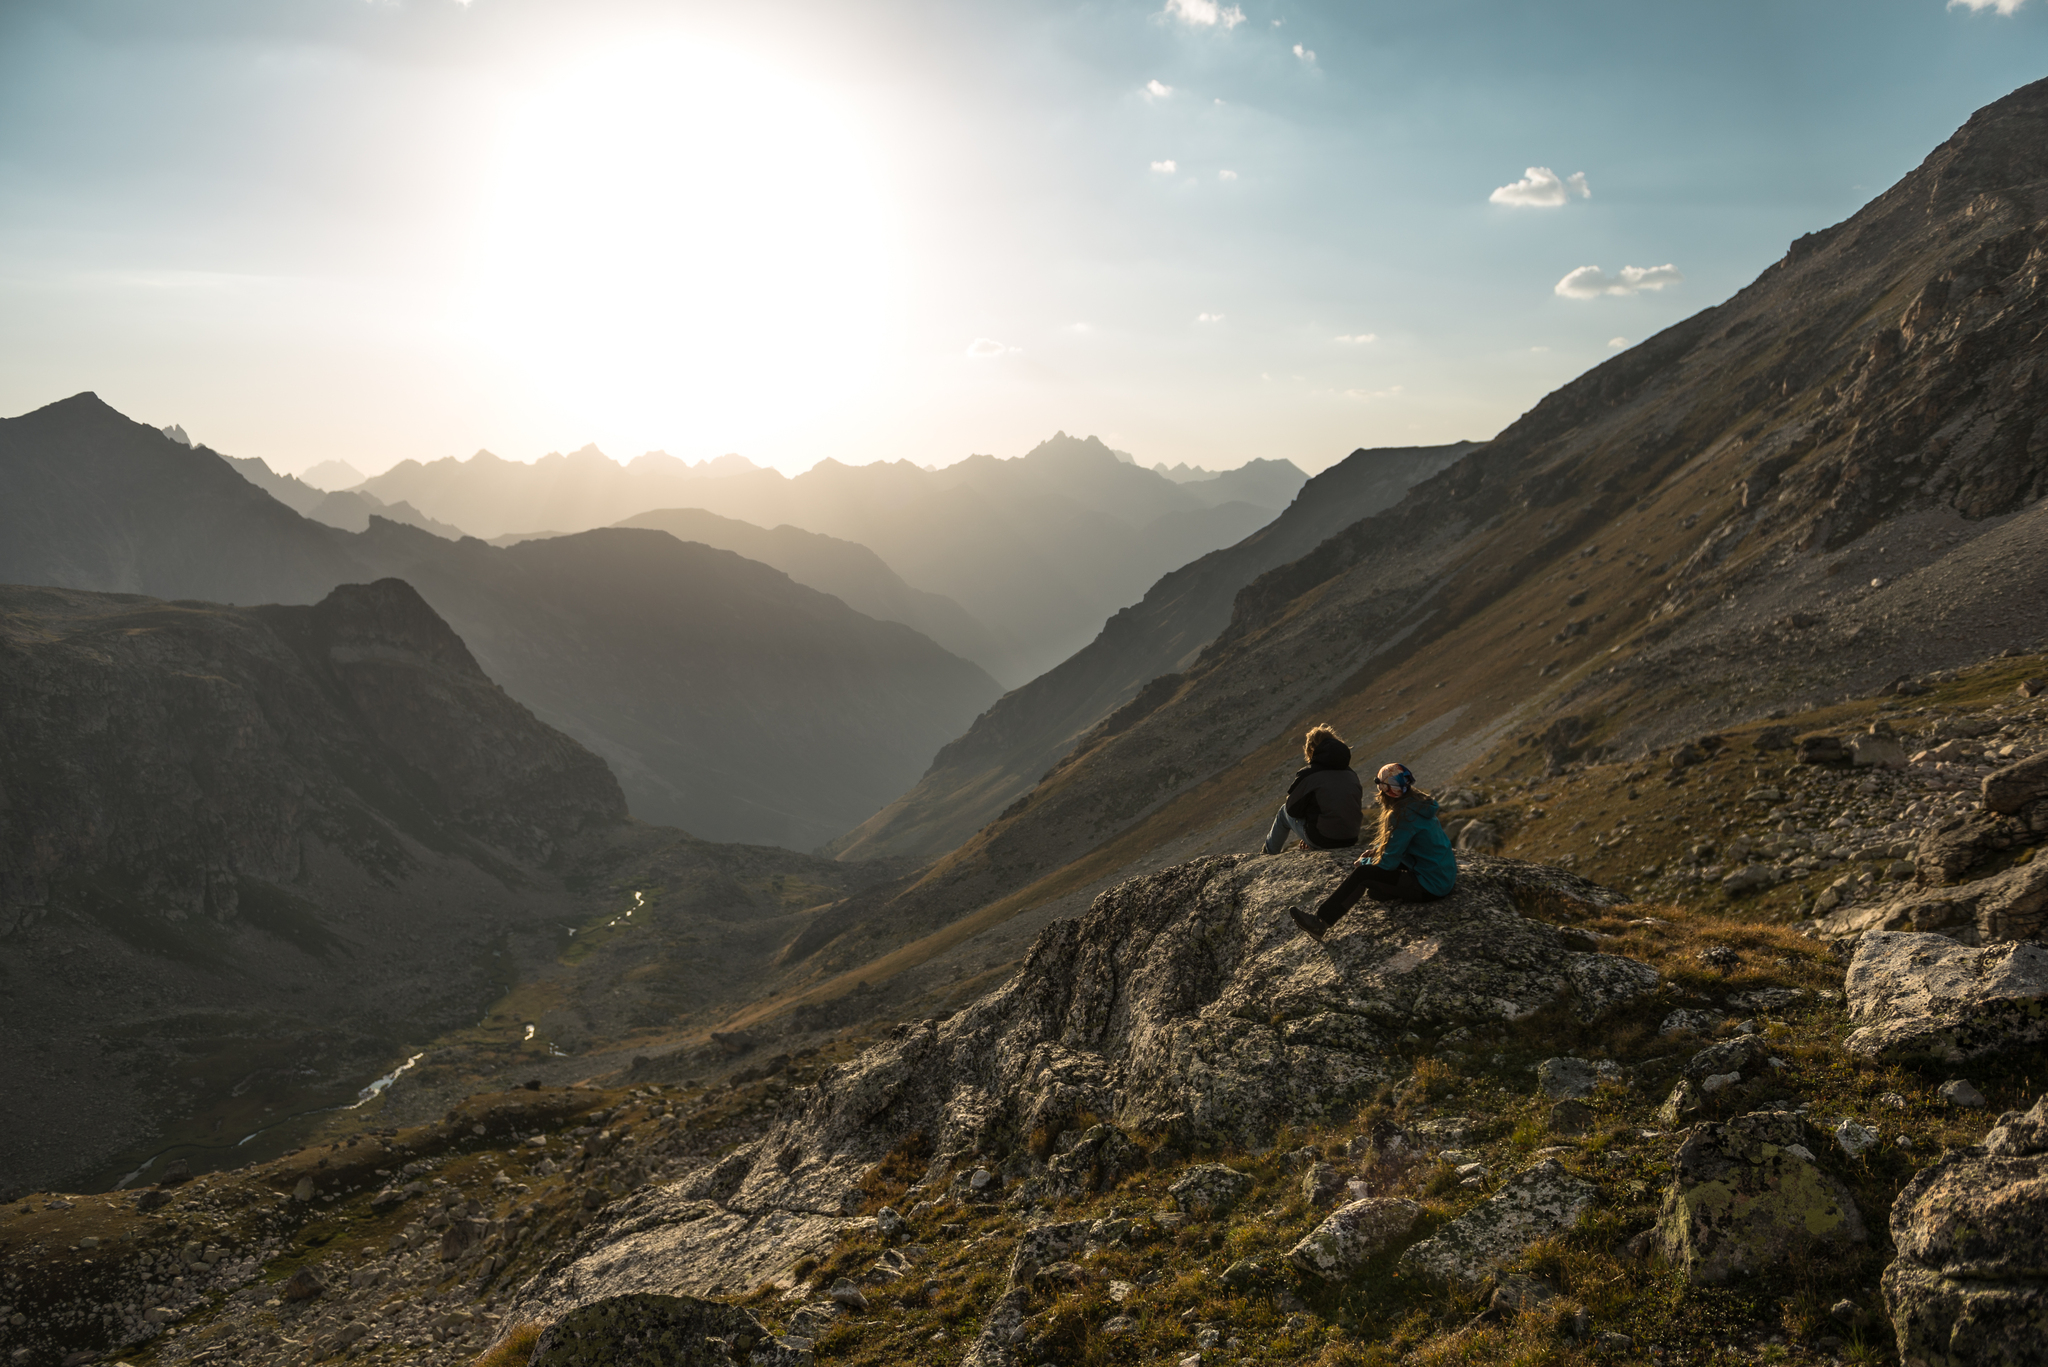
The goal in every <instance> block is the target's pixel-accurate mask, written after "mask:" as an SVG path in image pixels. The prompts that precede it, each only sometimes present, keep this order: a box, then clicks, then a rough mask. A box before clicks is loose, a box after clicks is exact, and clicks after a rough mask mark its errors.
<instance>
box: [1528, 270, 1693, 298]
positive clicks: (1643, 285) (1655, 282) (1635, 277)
mask: <svg viewBox="0 0 2048 1367" xmlns="http://www.w3.org/2000/svg"><path fill="white" fill-rule="evenodd" d="M1684 279H1685V277H1684V276H1683V275H1681V274H1679V272H1678V267H1676V266H1673V265H1670V264H1668V263H1667V264H1665V265H1662V266H1623V267H1622V268H1621V274H1620V275H1609V274H1608V273H1607V272H1606V271H1603V270H1601V269H1600V268H1599V267H1598V266H1581V267H1579V268H1578V269H1577V270H1575V271H1573V272H1572V273H1571V274H1570V275H1567V276H1566V277H1565V278H1564V279H1562V280H1560V281H1558V282H1557V285H1556V286H1555V289H1554V292H1555V293H1556V294H1557V295H1558V297H1559V298H1563V299H1598V298H1599V297H1600V296H1601V295H1603V294H1638V293H1640V292H1642V291H1643V290H1661V289H1663V288H1664V287H1665V286H1666V285H1676V284H1678V283H1679V282H1680V281H1682V280H1684Z"/></svg>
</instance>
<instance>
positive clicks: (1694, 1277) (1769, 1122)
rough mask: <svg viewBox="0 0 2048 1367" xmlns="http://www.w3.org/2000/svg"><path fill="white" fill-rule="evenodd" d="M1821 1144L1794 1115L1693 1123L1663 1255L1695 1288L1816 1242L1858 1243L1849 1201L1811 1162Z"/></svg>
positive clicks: (1672, 1192) (1669, 1206) (1665, 1223)
mask: <svg viewBox="0 0 2048 1367" xmlns="http://www.w3.org/2000/svg"><path fill="white" fill-rule="evenodd" d="M1824 1147H1825V1145H1824V1144H1823V1143H1822V1141H1821V1140H1819V1139H1818V1138H1816V1137H1815V1136H1814V1135H1813V1134H1812V1133H1810V1132H1809V1131H1808V1129H1807V1127H1806V1122H1805V1121H1804V1120H1803V1119H1801V1118H1800V1116H1799V1115H1798V1114H1797V1113H1796V1112H1793V1111H1754V1112H1751V1113H1750V1114H1749V1115H1744V1116H1737V1117H1736V1118H1735V1119H1733V1120H1730V1121H1727V1122H1726V1123H1723V1124H1701V1125H1695V1126H1693V1129H1692V1133H1691V1134H1689V1135H1688V1136H1687V1137H1686V1140H1685V1142H1684V1143H1683V1144H1681V1145H1680V1146H1679V1149H1678V1156H1677V1158H1676V1159H1675V1160H1674V1161H1673V1164H1672V1167H1673V1173H1672V1179H1671V1186H1670V1188H1669V1189H1668V1190H1667V1191H1666V1192H1665V1195H1664V1209H1663V1212H1662V1214H1661V1215H1660V1217H1659V1218H1658V1222H1657V1240H1658V1243H1659V1245H1660V1246H1661V1247H1662V1248H1663V1250H1664V1256H1665V1257H1666V1258H1668V1259H1670V1261H1671V1262H1672V1263H1673V1264H1674V1265H1675V1266H1677V1267H1678V1268H1679V1269H1680V1270H1681V1271H1683V1272H1684V1273H1685V1276H1686V1279H1687V1280H1688V1281H1690V1282H1691V1283H1692V1284H1693V1285H1695V1286H1700V1285H1706V1284H1708V1283H1713V1282H1724V1281H1727V1280H1728V1279H1729V1278H1730V1277H1733V1276H1738V1275H1741V1274H1745V1273H1750V1272H1754V1271H1757V1270H1758V1269H1759V1268H1763V1267H1768V1266H1773V1265H1776V1264H1779V1263H1782V1262H1784V1261H1786V1260H1787V1259H1788V1258H1792V1257H1795V1256H1797V1255H1798V1254H1799V1253H1800V1252H1801V1250H1803V1249H1805V1248H1807V1247H1808V1246H1810V1245H1812V1244H1814V1243H1817V1242H1823V1241H1825V1242H1836V1243H1861V1242H1863V1240H1864V1238H1865V1230H1864V1225H1863V1215H1862V1213H1861V1212H1860V1211H1858V1210H1857V1209H1856V1202H1855V1199H1854V1198H1853V1197H1851V1196H1850V1195H1849V1189H1848V1188H1847V1187H1845V1186H1843V1185H1842V1183H1841V1182H1839V1181H1837V1180H1836V1179H1835V1178H1833V1177H1831V1176H1829V1175H1828V1174H1827V1173H1825V1172H1823V1171H1821V1169H1820V1165H1819V1163H1818V1162H1817V1161H1816V1159H1815V1150H1816V1148H1824Z"/></svg>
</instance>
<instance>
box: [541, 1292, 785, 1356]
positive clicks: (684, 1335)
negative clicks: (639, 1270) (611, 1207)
mask: <svg viewBox="0 0 2048 1367" xmlns="http://www.w3.org/2000/svg"><path fill="white" fill-rule="evenodd" d="M763 1348H769V1349H771V1350H772V1348H773V1341H772V1340H771V1339H770V1337H769V1335H768V1331H767V1330H766V1329H765V1328H763V1327H762V1325H761V1321H760V1320H758V1319H756V1318H755V1316H754V1312H753V1311H751V1310H745V1309H742V1308H740V1307H738V1306H734V1305H724V1304H721V1303H719V1302H717V1301H707V1300H699V1299H698V1298H696V1297H695V1296H608V1297H606V1298H605V1299H603V1300H596V1301H591V1302H590V1303H589V1304H587V1305H581V1306H578V1307H577V1308H576V1309H574V1310H571V1311H570V1312H569V1313H568V1314H566V1315H564V1316H562V1317H561V1318H560V1319H558V1320H556V1321H555V1322H554V1323H553V1324H551V1325H549V1326H548V1327H547V1329H545V1330H544V1331H542V1333H541V1336H540V1339H539V1341H538V1342H536V1343H535V1344H534V1346H533V1357H532V1359H531V1361H530V1367H671V1364H673V1367H728V1365H729V1364H739V1363H761V1364H764V1367H765V1363H767V1362H771V1361H777V1360H778V1359H777V1358H776V1357H775V1356H773V1355H772V1354H768V1355H764V1354H763V1353H762V1352H761V1351H760V1350H761V1349H763ZM788 1361H790V1362H792V1363H794V1362H796V1361H799V1359H798V1357H797V1356H796V1354H795V1353H793V1352H792V1353H790V1354H789V1357H788Z"/></svg>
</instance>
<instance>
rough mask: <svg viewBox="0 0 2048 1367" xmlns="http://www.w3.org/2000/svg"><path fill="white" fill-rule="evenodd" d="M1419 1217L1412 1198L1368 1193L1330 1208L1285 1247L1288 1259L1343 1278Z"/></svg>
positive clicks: (1329, 1278)
mask: <svg viewBox="0 0 2048 1367" xmlns="http://www.w3.org/2000/svg"><path fill="white" fill-rule="evenodd" d="M1421 1218H1422V1207H1421V1206H1419V1205H1417V1204H1415V1202H1413V1201H1403V1200H1399V1199H1397V1198H1394V1197H1381V1196H1368V1197H1367V1198H1365V1199H1364V1200H1362V1201H1353V1202H1351V1203H1349V1204H1348V1205H1342V1206H1339V1207H1337V1209H1335V1210H1333V1211H1331V1212H1330V1214H1329V1217H1328V1218H1327V1219H1325V1220H1324V1221H1323V1222H1322V1223H1321V1224H1319V1225H1317V1226H1316V1227H1315V1228H1314V1229H1312V1230H1310V1231H1309V1232H1308V1234H1307V1235H1305V1236H1304V1237H1303V1238H1302V1240H1301V1242H1299V1243H1297V1244H1296V1245H1295V1246H1294V1247H1293V1248H1291V1249H1289V1250H1288V1251H1287V1261H1288V1262H1290V1263H1292V1264H1294V1266H1296V1267H1297V1268H1300V1269H1301V1270H1302V1271H1303V1272H1306V1273H1308V1274H1309V1275H1311V1276H1314V1277H1320V1278H1322V1279H1323V1280H1324V1281H1329V1282H1341V1281H1345V1280H1347V1279H1348V1278H1350V1276H1351V1275H1352V1274H1353V1273H1355V1272H1356V1271H1358V1269H1359V1268H1360V1267H1362V1266H1364V1265H1365V1263H1366V1262H1367V1261H1368V1260H1369V1259H1371V1258H1373V1257H1375V1256H1377V1255H1378V1254H1380V1253H1382V1252H1384V1251H1385V1250H1386V1249H1387V1248H1389V1247H1391V1246H1392V1245H1393V1244H1394V1242H1395V1241H1396V1240H1398V1239H1400V1238H1401V1236H1402V1235H1404V1234H1406V1233H1407V1232H1408V1231H1409V1230H1411V1229H1413V1228H1415V1222H1416V1221H1417V1220H1420V1219H1421Z"/></svg>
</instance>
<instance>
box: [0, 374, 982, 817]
mask: <svg viewBox="0 0 2048 1367" xmlns="http://www.w3.org/2000/svg"><path fill="white" fill-rule="evenodd" d="M0 487H4V488H5V489H6V490H7V491H8V495H9V497H8V498H7V499H6V500H4V501H0V582H12V583H17V584H41V585H52V586H57V587H64V588H78V589H93V590H102V591H113V592H125V593H143V594H149V595H151V596H154V597H159V598H167V599H201V600H206V601H210V602H216V603H243V604H249V603H263V602H278V601H282V602H300V603H306V602H313V601H317V600H319V599H320V598H323V597H325V596H326V595H327V593H328V592H329V591H331V590H332V589H333V588H334V587H335V586H337V585H340V584H346V583H354V582H363V581H367V580H373V579H378V578H383V577H385V576H394V575H395V576H397V577H400V578H403V579H405V580H407V581H408V582H409V583H411V584H413V585H414V587H416V588H417V589H419V591H420V592H421V594H422V595H423V596H424V597H425V598H426V600H427V601H428V602H429V603H430V604H433V605H434V607H435V609H436V610H437V611H438V612H440V613H441V614H442V615H443V616H444V617H445V618H446V619H447V620H448V621H449V623H450V624H451V625H452V626H454V628H455V629H456V631H457V632H458V633H459V634H460V635H461V636H462V638H463V639H464V640H465V641H466V642H467V643H468V645H469V648H470V649H471V650H472V651H473V652H474V654H475V656H476V658H477V659H478V661H479V662H481V663H482V665H483V667H484V668H485V670H486V671H487V672H488V673H489V674H490V675H491V677H492V678H494V679H496V680H497V681H498V682H499V683H501V684H502V685H504V687H505V688H506V689H507V691H508V692H510V693H511V694H512V696H514V697H515V698H518V699H520V700H521V701H523V702H525V703H527V704H528V705H529V706H531V707H533V708H534V710H535V711H536V712H538V713H540V714H541V715H542V716H543V717H544V718H545V719H546V720H548V721H550V722H552V723H554V724H556V725H559V726H561V727H562V728H563V729H564V730H566V731H568V732H569V733H570V734H572V735H575V736H577V737H578V738H579V739H582V740H583V741H585V742H586V743H587V744H589V745H590V746H591V747H592V748H593V749H595V750H597V751H598V752H599V753H600V754H602V755H604V756H605V758H607V759H609V760H610V761H612V763H613V764H614V765H615V766H617V769H618V772H619V776H620V780H621V782H622V784H623V785H624V788H625V790H626V794H627V797H628V799H629V801H630V802H631V804H632V807H633V810H634V812H635V813H636V814H638V815H640V816H642V817H644V818H646V819H650V820H657V821H663V822H670V823H674V824H678V825H681V826H683V827H684V828H685V829H688V830H690V831H692V832H693V833H694V834H698V835H702V836H704V837H706V838H713V839H722V840H749V841H758V842H763V843H781V844H787V845H790V846H792V847H795V848H810V847H812V846H815V845H817V844H819V843H820V842H822V841H825V840H828V839H830V838H832V837H833V836H836V835H838V834H840V833H841V832H843V831H845V830H847V829H848V828H850V827H851V826H853V825H856V824H858V823H859V822H860V821H862V820H865V819H866V818H867V817H869V816H871V815H873V814H874V812H875V811H877V810H878V809H880V808H881V807H882V806H883V805H885V804H886V803H888V802H889V801H891V800H892V799H893V798H895V797H896V796H897V795H898V794H900V793H901V792H903V790H904V789H906V788H908V787H909V786H910V785H911V784H912V783H914V782H915V781H916V779H917V776H918V774H919V773H920V772H922V770H923V769H924V767H925V765H926V763H927V761H928V760H929V757H930V756H931V755H932V754H933V753H935V752H936V751H937V750H938V748H939V746H940V745H942V744H944V743H945V742H946V741H947V740H950V739H951V738H952V737H954V736H956V735H958V734H959V733H960V732H961V731H963V730H964V729H966V727H967V725H968V724H969V723H970V722H971V721H972V720H973V719H974V717H975V715H976V714H977V713H979V712H980V711H981V710H982V709H983V708H985V707H986V706H987V705H988V704H989V703H990V702H992V701H994V699H995V698H996V696H997V694H998V693H1000V691H1001V690H1000V688H999V687H998V685H997V684H996V683H995V681H994V680H992V679H991V678H989V677H988V675H987V674H985V673H984V672H982V671H981V670H980V669H978V668H976V667H975V666H974V665H972V664H970V663H968V662H967V661H965V660H962V659H959V658H957V657H955V656H952V655H950V654H948V653H947V652H945V651H944V650H942V649H941V648H939V647H938V646H937V645H935V644H933V643H932V642H931V641H929V640H927V639H925V638H924V637H922V636H920V635H918V634H917V633H916V632H914V631H912V630H910V629H909V628H907V627H904V626H901V625H899V624H896V623H893V622H879V621H875V620H873V619H872V618H869V617H865V616H863V615H861V614H860V613H858V612H856V611H854V610H853V609H852V608H850V607H848V606H846V605H845V604H844V603H843V602H841V601H839V600H838V599H836V598H833V597H830V596H827V595H825V594H822V593H819V592H817V591H815V590H812V589H808V588H805V587H803V586H802V585H799V584H796V583H794V582H792V581H791V580H790V579H789V578H788V577H787V576H786V575H784V574H782V573H780V572H778V571H776V570H773V569H771V568H769V567H767V566H765V565H761V564H757V563H754V562H751V561H747V560H744V559H742V558H740V557H739V556H736V555H733V554H731V553H730V552H725V551H717V550H713V549H711V548H709V547H703V546H686V545H684V543H681V542H678V541H677V540H675V539H674V538H673V537H671V536H668V535H666V534H665V533H660V532H655V531H645V530H641V531H633V530H617V531H605V532H596V533H586V534H584V535H581V536H576V537H567V538H561V539H559V540H555V541H540V542H532V543H528V544H526V545H522V546H515V547H512V548H510V549H500V548H496V547H492V546H488V545H485V544H483V543H482V542H479V541H476V540H474V539H469V540H464V541H460V542H457V541H449V540H445V539H443V538H441V537H439V536H437V535H433V534H431V533H429V532H426V531H422V530H420V529H417V528H413V527H407V526H402V525H400V524H398V523H396V522H392V521H390V520H388V519H385V518H383V517H381V516H374V517H372V518H371V519H370V521H369V522H368V526H367V530H365V531H364V532H362V533H358V534H351V533H347V532H343V531H340V530H338V529H336V528H332V527H328V526H325V525H322V524H320V523H318V522H314V521H311V520H309V519H307V518H305V517H302V516H300V515H299V514H298V513H296V512H294V511H292V510H291V509H290V508H288V507H286V506H284V505H283V504H282V503H280V502H279V501H277V499H275V498H274V497H272V496H271V495H270V494H268V493H266V492H264V491H263V490H261V489H259V488H257V487H256V486H255V485H253V484H251V483H250V482H248V480H247V479H245V478H244V477H243V476H242V475H241V474H240V473H238V472H237V470H236V468H235V467H233V466H231V465H230V464H229V463H228V462H227V461H226V460H225V459H223V458H221V457H219V456H217V455H215V454H214V453H213V452H211V451H208V450H206V449H204V448H197V449H195V448H193V447H190V446H187V445H185V444H182V443H179V442H176V441H174V440H173V439H171V438H169V437H167V436H165V435H164V434H163V433H161V432H159V431H157V430H156V429H154V428H150V427H146V426H143V425H142V424H140V423H135V422H131V421H129V420H128V419H126V418H124V417H122V416H121V415H120V414H118V413H116V412H115V411H114V410H112V409H111V408H108V407H107V406H106V405H105V404H103V403H101V402H100V401H99V400H98V399H97V398H95V397H93V396H92V395H89V394H88V395H79V396H77V397H75V398H72V399H67V400H65V401H63V402H61V403H57V404H52V405H50V406H48V407H46V408H42V409H38V410H37V411H35V412H33V413H29V414H26V415H24V416H22V417H19V418H12V419H7V420H4V421H0Z"/></svg>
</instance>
